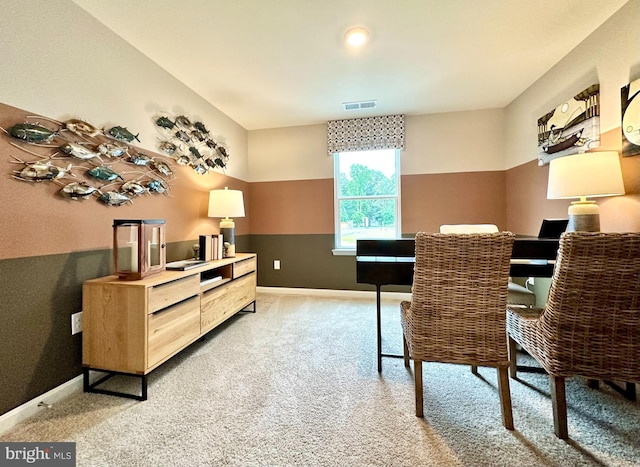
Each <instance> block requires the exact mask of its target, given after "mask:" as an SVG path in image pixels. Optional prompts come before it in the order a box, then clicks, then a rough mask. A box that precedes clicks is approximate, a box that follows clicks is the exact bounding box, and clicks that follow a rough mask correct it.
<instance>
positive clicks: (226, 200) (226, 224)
mask: <svg viewBox="0 0 640 467" xmlns="http://www.w3.org/2000/svg"><path fill="white" fill-rule="evenodd" d="M209 217H221V218H223V219H220V233H221V234H222V242H223V243H224V257H225V258H233V257H234V256H235V255H236V239H235V227H236V225H235V223H234V222H233V219H230V217H244V201H243V199H242V191H240V190H229V188H227V187H225V188H224V190H211V191H210V192H209Z"/></svg>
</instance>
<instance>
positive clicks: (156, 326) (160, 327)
mask: <svg viewBox="0 0 640 467" xmlns="http://www.w3.org/2000/svg"><path fill="white" fill-rule="evenodd" d="M148 319H149V339H148V355H149V358H148V363H147V366H148V367H149V368H151V367H153V366H155V365H156V364H158V363H160V362H161V361H163V360H165V359H166V358H167V357H169V356H171V355H172V354H174V353H175V352H177V351H178V350H180V349H181V348H183V347H184V346H186V345H187V344H189V343H190V342H192V341H193V340H194V339H196V338H197V337H198V336H199V335H200V296H195V297H192V298H190V299H188V300H185V301H183V302H180V303H177V304H175V305H173V306H171V307H169V308H166V309H164V310H162V311H158V312H156V313H153V314H150V315H149V318H148Z"/></svg>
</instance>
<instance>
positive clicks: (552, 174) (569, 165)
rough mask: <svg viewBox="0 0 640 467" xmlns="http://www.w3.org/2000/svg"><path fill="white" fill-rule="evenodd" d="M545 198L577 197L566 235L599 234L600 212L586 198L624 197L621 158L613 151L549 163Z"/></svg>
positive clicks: (574, 156) (571, 208) (572, 156)
mask: <svg viewBox="0 0 640 467" xmlns="http://www.w3.org/2000/svg"><path fill="white" fill-rule="evenodd" d="M548 183H549V184H548V187H547V198H548V199H566V198H579V201H573V202H572V203H571V206H570V207H569V225H568V226H567V232H575V231H585V232H599V231H600V210H599V208H598V205H597V204H596V202H595V201H588V200H587V197H590V198H593V197H601V196H616V195H623V194H624V182H623V180H622V171H621V169H620V157H619V156H618V153H617V152H616V151H606V152H590V153H582V154H574V155H571V156H566V157H559V158H557V159H553V160H552V161H551V163H550V164H549V182H548Z"/></svg>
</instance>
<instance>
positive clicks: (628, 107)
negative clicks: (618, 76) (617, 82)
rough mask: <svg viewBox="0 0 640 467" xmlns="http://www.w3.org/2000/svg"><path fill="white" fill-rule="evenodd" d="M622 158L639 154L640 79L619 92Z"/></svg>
mask: <svg viewBox="0 0 640 467" xmlns="http://www.w3.org/2000/svg"><path fill="white" fill-rule="evenodd" d="M620 103H621V105H622V124H621V130H622V156H623V157H624V156H635V155H638V154H640V79H637V80H635V81H632V82H631V83H629V84H627V85H626V86H624V87H623V88H622V89H621V90H620Z"/></svg>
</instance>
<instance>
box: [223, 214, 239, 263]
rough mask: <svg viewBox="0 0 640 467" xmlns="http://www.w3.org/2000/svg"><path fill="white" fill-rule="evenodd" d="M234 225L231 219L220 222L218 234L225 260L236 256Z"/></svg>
mask: <svg viewBox="0 0 640 467" xmlns="http://www.w3.org/2000/svg"><path fill="white" fill-rule="evenodd" d="M235 231H236V224H235V223H234V222H233V220H232V219H222V220H221V221H220V233H221V234H222V243H223V252H224V257H225V258H235V256H236V234H235Z"/></svg>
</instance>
